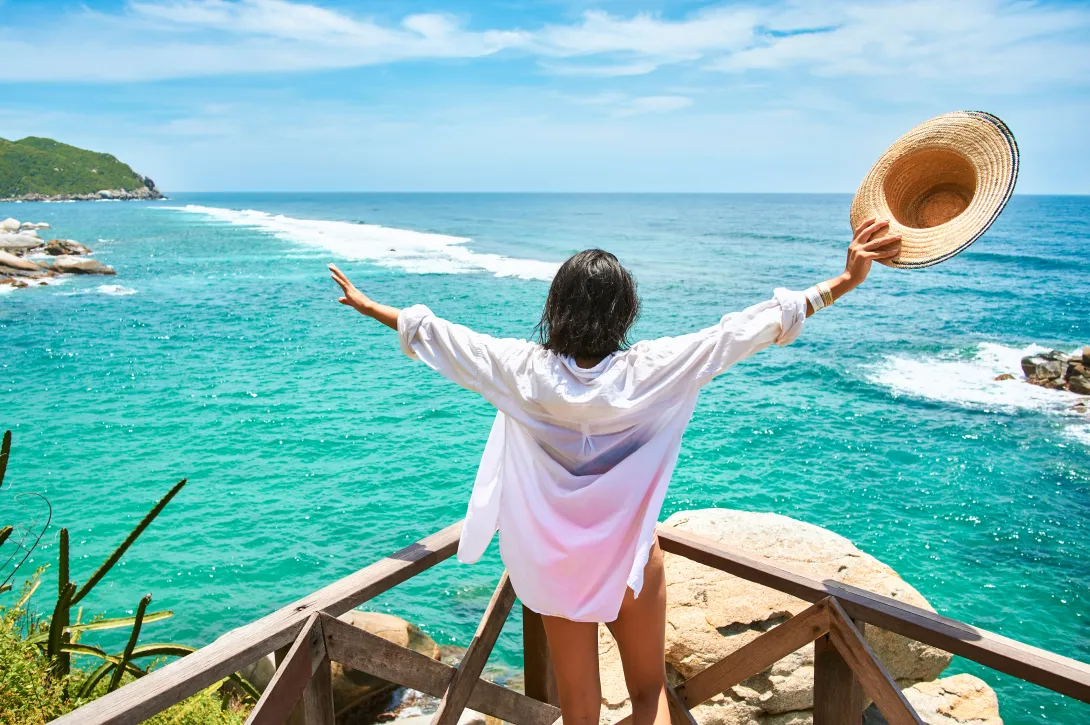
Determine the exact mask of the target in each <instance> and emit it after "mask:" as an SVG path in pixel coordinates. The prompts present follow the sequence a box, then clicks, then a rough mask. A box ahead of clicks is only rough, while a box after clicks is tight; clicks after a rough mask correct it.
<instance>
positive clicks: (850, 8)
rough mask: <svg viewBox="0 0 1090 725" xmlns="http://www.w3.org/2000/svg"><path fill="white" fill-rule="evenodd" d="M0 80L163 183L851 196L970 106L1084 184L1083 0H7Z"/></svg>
mask: <svg viewBox="0 0 1090 725" xmlns="http://www.w3.org/2000/svg"><path fill="white" fill-rule="evenodd" d="M0 98H2V101H0V137H2V138H7V139H10V140H14V139H18V138H22V137H24V136H30V135H34V136H47V137H50V138H55V139H57V140H60V141H64V142H66V143H70V144H74V145H77V146H81V147H84V148H90V149H94V150H96V151H107V152H109V153H112V154H114V155H115V156H117V157H118V158H120V159H121V160H123V161H125V162H126V163H129V164H130V165H132V166H133V167H134V168H135V169H136V170H137V171H139V172H140V173H143V174H146V175H148V176H151V177H152V178H153V179H154V180H155V181H156V183H157V184H158V185H159V187H160V188H162V189H164V190H166V191H168V192H169V191H550V192H572V191H591V192H625V191H635V192H657V191H662V192H851V191H854V189H855V188H856V186H857V185H858V184H859V181H860V180H861V179H862V177H863V175H864V174H865V173H866V170H867V169H868V168H869V166H870V165H871V164H872V163H873V162H874V160H875V159H876V158H877V157H878V156H879V155H880V154H881V152H882V151H883V150H884V149H885V148H886V147H887V146H888V145H889V144H891V143H892V142H893V141H894V140H895V139H896V138H897V137H898V136H900V135H901V134H903V133H904V132H906V131H908V130H909V129H910V128H912V127H913V126H915V125H916V124H918V123H920V122H921V121H924V120H926V119H928V118H930V117H933V116H936V115H938V114H940V113H945V112H948V111H954V110H961V109H967V110H984V111H989V112H991V113H994V114H996V115H998V116H999V117H1000V118H1002V119H1003V120H1004V121H1005V122H1006V123H1007V124H1008V126H1010V128H1011V130H1012V131H1013V132H1014V134H1015V136H1016V137H1017V139H1018V143H1019V147H1020V149H1021V153H1022V170H1021V175H1020V179H1019V184H1018V188H1017V191H1018V192H1019V193H1034V194H1088V193H1090V2H1085V1H1084V2H1071V1H1068V0H1064V1H1059V0H1057V1H1053V2H1032V1H1021V0H1019V1H1011V0H956V1H955V0H903V1H896V2H895V1H891V0H823V1H821V2H816V1H815V2H808V1H806V0H795V1H791V0H787V1H783V2H761V3H758V2H726V3H706V2H670V1H668V0H658V2H651V1H648V2H643V1H639V2H622V1H620V0H598V1H597V2H583V1H582V0H568V1H563V0H505V1H499V2H485V1H483V0H482V1H477V2H470V1H469V0H428V1H423V2H405V1H401V2H394V1H392V0H377V1H375V2H343V1H339V0H309V1H303V0H119V1H118V0H85V1H84V2H68V1H67V0H0Z"/></svg>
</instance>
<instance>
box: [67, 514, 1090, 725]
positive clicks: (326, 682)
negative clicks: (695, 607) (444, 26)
mask: <svg viewBox="0 0 1090 725" xmlns="http://www.w3.org/2000/svg"><path fill="white" fill-rule="evenodd" d="M460 529H461V524H460V523H459V524H454V525H452V526H448V527H447V528H445V529H443V530H441V531H438V532H436V533H435V534H433V535H431V536H429V537H427V538H426V539H423V540H421V541H419V542H417V543H415V544H413V545H411V546H408V547H406V548H404V549H402V550H401V551H398V552H396V553H394V554H391V555H390V556H388V557H386V558H385V559H382V560H381V561H378V562H376V563H374V564H372V565H371V566H368V567H365V568H364V569H361V570H359V571H358V572H356V573H355V574H352V575H350V576H347V577H345V578H344V579H341V580H340V581H338V582H336V583H334V584H331V585H329V586H327V587H325V588H324V589H321V590H319V591H317V592H314V593H313V594H310V595H309V596H307V597H304V598H303V599H300V600H299V601H297V602H295V603H294V604H291V605H289V606H287V607H284V608H283V609H280V610H278V611H276V612H274V613H272V614H270V615H268V616H267V617H264V618H262V619H259V620H257V621H256V622H252V623H250V624H248V625H245V626H243V627H239V628H238V629H235V630H232V631H231V632H228V633H227V634H225V635H224V636H222V637H220V638H219V639H217V640H216V641H215V642H213V643H212V644H210V645H208V646H207V647H204V648H202V649H200V650H197V651H196V652H194V653H193V654H190V655H187V656H186V657H183V658H181V659H179V660H176V661H174V662H172V663H170V664H169V665H167V666H165V667H163V668H161V669H158V670H156V671H154V672H152V673H151V674H149V675H147V676H145V677H142V678H140V679H138V680H135V681H133V682H132V683H130V684H128V685H126V686H124V687H122V688H120V689H119V690H117V691H115V692H113V693H110V694H108V695H106V696H104V697H102V698H100V699H98V700H95V701H94V702H91V703H89V704H87V705H84V706H83V707H81V708H79V709H78V710H75V711H73V712H71V713H69V714H67V715H65V716H63V717H61V718H59V719H57V720H55V721H54V723H57V725H77V724H78V725H104V724H105V723H138V722H141V721H142V720H144V719H146V718H149V717H151V716H152V715H154V714H156V713H158V712H160V711H162V710H164V709H166V708H168V707H170V706H171V705H174V704H176V703H178V702H181V701H182V700H184V699H185V698H187V697H189V696H190V695H193V694H195V693H197V692H198V691H200V690H202V689H204V688H206V687H208V686H210V685H212V684H214V683H216V682H218V681H220V680H222V679H223V678H224V677H226V676H227V675H229V674H230V673H232V672H235V671H237V670H239V669H242V668H243V667H245V666H246V665H249V664H251V663H253V662H255V661H257V660H258V659H260V658H261V657H264V656H266V655H267V654H269V653H270V652H274V651H275V652H276V653H277V665H278V667H277V671H276V675H275V676H274V678H273V680H272V681H271V682H270V683H269V686H268V687H267V688H266V689H265V692H264V694H263V695H262V696H261V699H260V701H259V702H258V704H257V706H256V707H255V708H254V710H253V712H252V713H251V714H250V718H249V720H248V721H247V722H249V723H256V724H260V725H271V724H273V723H276V724H279V723H285V722H289V721H290V722H292V723H293V725H333V714H334V713H333V695H332V687H331V682H330V663H331V662H339V663H341V664H343V665H345V666H347V667H350V668H352V669H355V670H360V671H362V672H366V673H368V674H372V675H375V676H377V677H381V678H383V679H385V680H389V681H391V682H395V683H397V684H399V685H403V686H405V687H410V688H412V689H416V690H420V691H421V692H425V693H428V694H430V695H433V696H435V697H439V698H442V699H441V702H440V705H439V710H438V711H437V712H436V714H435V716H434V717H433V719H432V723H433V725H454V724H455V723H456V722H457V721H458V718H459V716H460V715H461V714H462V712H463V710H464V709H465V708H466V707H469V708H471V709H473V710H476V711H478V712H481V713H484V714H486V715H492V716H494V717H497V718H499V719H501V720H504V721H506V722H509V723H513V724H514V725H550V724H551V723H553V722H554V721H556V720H557V718H559V716H560V710H559V709H558V708H557V707H556V702H557V698H556V687H555V682H554V680H553V677H552V668H551V665H550V663H549V658H548V648H547V646H546V642H545V632H544V628H543V626H542V622H541V618H540V616H538V615H536V614H534V613H533V612H531V611H530V610H528V609H526V608H525V607H523V610H522V611H523V657H524V665H525V675H526V678H525V682H526V694H521V693H518V692H514V691H513V690H509V689H507V688H504V687H500V686H499V685H496V684H494V683H492V682H488V681H487V680H482V679H480V676H481V672H482V670H483V669H484V665H485V662H486V661H487V659H488V655H489V653H490V652H491V651H492V647H493V646H494V645H495V643H496V638H497V637H498V636H499V633H500V629H501V628H502V627H503V623H504V622H505V621H506V619H507V616H508V614H509V613H510V611H511V608H512V606H513V605H514V602H515V594H514V591H513V590H512V588H511V584H510V581H509V580H508V577H507V574H506V573H504V574H503V576H502V577H501V578H500V582H499V584H498V586H497V587H496V591H495V593H494V594H493V596H492V599H491V601H490V602H489V604H488V607H487V609H486V610H485V615H484V618H483V619H482V620H481V623H480V626H479V627H478V629H477V633H476V635H475V636H474V638H473V641H472V642H471V643H470V645H469V647H468V648H467V649H466V651H465V654H464V656H463V657H462V660H461V662H460V663H459V664H458V666H457V667H451V666H449V665H446V664H443V663H442V662H438V661H436V660H433V659H430V658H429V657H427V656H425V655H422V654H420V653H418V652H414V651H413V650H410V649H408V648H405V647H401V646H398V645H396V644H393V643H391V642H388V641H387V640H384V639H382V638H381V637H378V636H376V635H373V634H370V633H368V632H365V631H363V630H361V629H357V628H355V627H352V626H351V625H348V624H345V623H344V622H342V621H340V620H338V619H337V615H340V614H343V613H344V612H347V611H348V610H350V609H353V608H355V607H357V606H359V605H360V604H362V603H364V602H366V601H367V600H369V599H372V598H374V597H375V596H377V595H379V594H381V593H382V592H385V591H386V590H388V589H390V588H392V587H394V586H396V585H397V584H399V583H401V582H403V581H405V580H406V579H409V578H410V577H413V576H415V575H417V574H419V573H420V572H422V571H424V570H426V569H428V568H430V567H432V566H434V565H435V564H437V563H439V562H441V561H443V560H444V559H447V558H448V557H450V556H451V555H452V554H454V551H455V549H456V547H457V545H458V535H459V532H460ZM659 541H660V544H661V546H662V548H663V550H664V551H668V552H672V553H674V554H678V555H680V556H684V557H686V558H689V559H692V560H693V561H696V562H699V563H701V564H704V565H706V566H709V567H711V568H713V569H719V570H721V571H724V572H727V573H729V574H733V575H735V576H738V577H741V578H743V579H747V580H749V581H752V582H754V583H756V584H760V585H762V586H766V587H770V588H772V589H776V590H779V591H781V592H785V593H787V594H790V595H792V596H795V597H798V598H799V599H803V600H805V601H808V602H811V603H812V605H811V606H810V607H809V608H807V609H806V610H804V611H802V612H800V613H799V614H796V615H795V616H794V617H792V618H791V619H789V620H787V621H786V622H784V623H783V624H781V625H779V626H777V627H775V628H773V629H771V630H769V631H768V632H766V633H764V634H762V635H761V636H760V637H758V638H757V639H755V640H753V641H751V642H750V643H748V644H746V645H745V646H744V647H742V648H740V649H738V650H736V651H735V652H733V653H731V654H730V655H728V656H727V657H725V658H724V659H722V660H720V661H719V662H717V663H715V664H713V665H711V666H710V667H708V668H706V669H705V670H703V671H701V672H699V673H697V674H696V675H694V676H693V677H690V678H689V679H688V680H686V681H684V682H682V683H680V684H678V685H677V686H671V687H668V691H667V695H668V698H669V701H670V713H671V719H672V721H673V723H674V725H695V724H696V721H695V720H694V718H693V716H692V713H691V710H692V708H694V707H696V706H697V705H699V704H700V703H702V702H704V701H706V700H708V699H710V698H711V697H714V696H715V695H717V694H719V693H721V692H723V691H725V690H727V689H728V688H730V687H733V686H735V685H737V684H739V683H741V682H742V681H743V680H745V679H747V678H749V677H751V676H753V675H755V674H757V673H759V672H762V671H764V670H766V669H767V668H769V667H771V666H772V664H773V663H775V662H777V661H778V660H780V659H782V658H783V657H786V656H787V655H789V654H791V653H792V652H794V651H795V650H797V649H799V648H800V647H803V646H805V645H806V644H809V643H810V642H814V646H815V649H814V725H848V724H849V723H850V724H852V725H858V724H859V723H860V721H861V712H862V703H863V693H866V694H867V696H869V697H870V698H871V699H872V700H873V701H874V702H875V703H876V704H877V706H878V708H879V709H880V710H881V711H882V714H883V715H884V716H885V717H886V719H887V720H888V721H889V722H890V723H891V725H907V724H909V723H922V721H921V720H920V718H919V716H918V715H917V714H916V713H915V712H914V711H913V709H912V706H911V705H910V704H909V703H908V701H907V700H906V699H905V697H904V695H902V694H901V691H900V689H899V688H898V687H897V685H896V683H895V682H894V681H893V679H892V678H891V677H890V675H889V673H888V672H887V671H886V670H885V668H884V667H883V666H882V664H881V662H879V660H878V659H877V658H876V657H875V655H874V652H872V651H871V649H870V647H869V646H868V645H867V642H866V640H865V639H864V638H863V635H862V631H863V629H864V627H865V626H866V625H872V626H875V627H879V628H881V629H884V630H888V631H890V632H895V633H897V634H900V635H904V636H905V637H909V638H911V639H915V640H917V641H920V642H924V643H926V644H929V645H932V646H934V647H938V648H940V649H943V650H946V651H947V652H951V653H953V654H956V655H960V656H962V657H965V658H967V659H970V660H973V661H975V662H979V663H981V664H983V665H987V666H988V667H991V668H992V669H995V670H998V671H1000V672H1005V673H1007V674H1009V675H1013V676H1015V677H1018V678H1020V679H1022V680H1025V681H1027V682H1033V683H1035V684H1038V685H1041V686H1043V687H1046V688H1048V689H1050V690H1054V691H1056V692H1059V693H1062V694H1064V695H1067V696H1069V697H1073V698H1075V699H1077V700H1081V701H1083V702H1090V665H1086V664H1084V663H1082V662H1078V661H1076V660H1072V659H1068V658H1066V657H1061V656H1059V655H1056V654H1053V653H1051V652H1047V651H1045V650H1041V649H1037V648H1035V647H1030V646H1028V645H1025V644H1022V643H1020V642H1016V641H1014V640H1011V639H1007V638H1006V637H1000V636H999V635H996V634H993V633H991V632H987V631H985V630H982V629H977V628H976V627H972V626H970V625H968V624H965V623H963V622H959V621H957V620H953V619H948V618H946V617H942V616H939V615H937V614H935V613H933V612H930V611H928V610H925V609H920V608H918V607H913V606H910V605H907V604H904V603H902V602H898V601H896V600H894V599H890V598H889V597H883V596H880V595H878V594H874V593H872V592H868V591H864V590H861V589H856V588H853V587H849V586H846V585H844V584H841V583H840V582H836V581H831V580H825V581H818V580H816V579H813V578H810V577H807V576H804V575H802V574H798V573H796V572H793V571H791V570H789V569H785V568H783V567H781V566H778V565H776V564H773V563H771V562H769V561H767V560H764V559H759V558H756V557H753V556H750V555H748V554H745V553H744V552H741V551H737V550H734V549H731V548H729V547H724V546H722V545H720V544H718V543H716V542H712V541H709V540H707V539H703V538H701V537H698V536H694V535H692V534H689V533H686V532H683V531H679V530H676V529H672V528H669V527H663V526H660V527H659ZM626 720H627V718H626ZM622 722H624V721H622ZM618 725H620V724H618ZM626 725H627V723H626Z"/></svg>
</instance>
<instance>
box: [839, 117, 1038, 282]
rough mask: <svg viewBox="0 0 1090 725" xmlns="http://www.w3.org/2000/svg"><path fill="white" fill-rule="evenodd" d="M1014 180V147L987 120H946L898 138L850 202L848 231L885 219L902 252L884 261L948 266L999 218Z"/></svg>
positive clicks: (999, 126) (1001, 128)
mask: <svg viewBox="0 0 1090 725" xmlns="http://www.w3.org/2000/svg"><path fill="white" fill-rule="evenodd" d="M1017 178H1018V146H1017V145H1016V144H1015V142H1014V136H1013V135H1011V132H1010V130H1009V129H1008V128H1007V126H1006V125H1005V124H1004V123H1003V122H1002V121H1000V120H999V119H998V118H996V117H995V116H993V115H991V114H990V113H982V112H980V111H956V112H954V113H947V114H944V115H942V116H938V117H936V118H932V119H931V120H930V121H925V122H924V123H921V124H920V125H919V126H917V127H916V128H914V129H912V130H911V131H909V132H908V133H906V134H905V135H904V136H902V137H901V138H899V139H897V142H896V143H894V144H893V145H892V146H890V147H889V149H887V150H886V152H885V153H884V154H882V157H881V158H880V159H878V162H877V163H875V164H874V166H872V167H871V170H870V172H868V173H867V176H866V178H864V179H863V183H862V184H860V185H859V190H858V191H857V192H855V199H854V200H852V210H851V222H852V229H856V228H857V227H858V226H859V224H860V223H861V222H863V221H865V220H867V219H868V218H870V217H874V216H876V217H878V218H880V219H888V220H889V231H888V232H887V233H888V234H900V235H901V237H902V238H901V253H900V254H899V255H897V256H896V257H894V258H893V259H883V260H881V261H882V263H883V264H886V265H889V266H890V267H902V268H905V269H916V268H919V267H929V266H931V265H932V264H938V263H939V262H942V261H944V260H947V259H950V257H953V256H954V255H955V254H957V253H958V252H961V251H963V250H964V249H966V248H967V247H968V246H969V245H970V244H972V243H973V242H975V241H976V240H977V239H978V238H979V237H980V235H981V234H983V233H984V232H985V231H987V229H988V227H990V226H991V225H992V222H994V221H995V220H996V218H997V217H998V216H999V212H1001V211H1003V207H1004V206H1005V205H1006V203H1007V199H1010V197H1011V192H1013V191H1014V182H1015V180H1016V179H1017Z"/></svg>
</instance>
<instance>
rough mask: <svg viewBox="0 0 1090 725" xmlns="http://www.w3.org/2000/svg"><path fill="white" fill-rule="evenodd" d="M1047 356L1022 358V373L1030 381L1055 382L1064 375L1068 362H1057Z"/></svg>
mask: <svg viewBox="0 0 1090 725" xmlns="http://www.w3.org/2000/svg"><path fill="white" fill-rule="evenodd" d="M1049 354H1050V353H1046V354H1045V355H1029V356H1027V357H1024V358H1022V372H1023V373H1025V374H1026V377H1027V378H1029V379H1030V380H1055V379H1056V378H1059V377H1061V376H1062V375H1063V374H1064V369H1065V368H1066V367H1067V360H1063V361H1062V362H1061V361H1060V360H1055V359H1053V358H1050V357H1048V355H1049Z"/></svg>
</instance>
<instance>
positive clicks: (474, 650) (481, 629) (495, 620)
mask: <svg viewBox="0 0 1090 725" xmlns="http://www.w3.org/2000/svg"><path fill="white" fill-rule="evenodd" d="M514 604H515V590H514V589H513V588H512V587H511V579H510V577H508V576H507V572H506V571H504V572H503V575H502V576H501V577H500V583H499V584H498V585H497V586H496V591H495V592H493V594H492V599H491V601H489V602H488V606H487V607H486V608H485V610H484V617H482V618H481V623H480V624H479V625H478V626H477V633H476V634H475V635H473V640H472V641H471V642H470V643H469V647H467V648H466V651H465V654H464V655H462V661H461V662H459V663H458V668H457V669H456V670H455V671H454V677H452V678H451V680H450V684H449V685H448V686H447V691H446V692H445V693H443V699H442V700H441V701H440V702H439V709H438V710H436V712H435V716H434V717H433V718H432V721H431V723H432V725H456V723H457V722H458V718H460V717H461V716H462V711H463V710H465V709H466V703H467V702H469V696H470V695H471V694H472V693H473V688H474V687H475V686H476V684H477V680H479V679H480V677H481V673H482V672H484V666H485V664H487V663H488V655H490V654H491V653H492V648H493V647H494V646H495V645H496V639H497V638H498V637H499V636H500V630H502V629H503V623H504V622H506V621H507V615H508V614H510V613H511V607H512V606H514ZM308 725H309V723H308Z"/></svg>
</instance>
